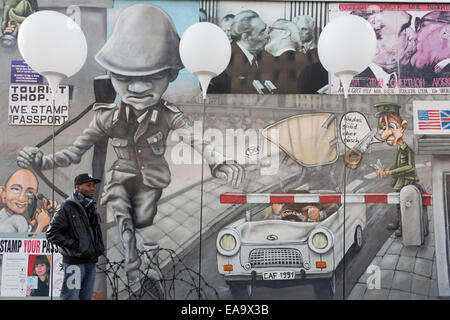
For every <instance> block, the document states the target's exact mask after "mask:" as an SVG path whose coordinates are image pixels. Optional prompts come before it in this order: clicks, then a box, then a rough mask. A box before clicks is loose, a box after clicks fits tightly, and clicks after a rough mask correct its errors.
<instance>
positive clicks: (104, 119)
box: [42, 100, 226, 189]
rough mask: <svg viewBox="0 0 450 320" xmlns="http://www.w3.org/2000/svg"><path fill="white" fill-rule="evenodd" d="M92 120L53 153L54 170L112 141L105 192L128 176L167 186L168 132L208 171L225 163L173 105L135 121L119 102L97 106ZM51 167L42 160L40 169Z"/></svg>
mask: <svg viewBox="0 0 450 320" xmlns="http://www.w3.org/2000/svg"><path fill="white" fill-rule="evenodd" d="M93 110H94V118H93V120H92V121H91V123H90V125H89V127H88V128H86V129H85V130H84V131H83V133H82V135H80V136H79V137H78V138H77V139H76V140H75V141H74V142H73V145H72V146H70V147H69V148H67V149H64V150H61V151H59V152H57V153H55V164H56V167H66V166H69V165H70V164H72V163H79V162H80V161H81V158H82V156H83V154H84V153H85V152H86V151H87V150H88V149H90V148H91V147H92V146H93V145H94V144H95V143H96V142H97V141H99V140H100V139H102V138H104V137H108V138H109V139H111V144H112V146H113V148H114V150H115V152H116V155H117V160H116V161H115V162H114V163H113V165H112V166H111V168H110V170H109V172H108V174H107V181H106V185H105V189H107V186H108V185H109V184H113V183H114V184H115V183H119V184H120V183H123V182H124V181H125V180H127V179H129V178H130V176H137V175H142V181H143V184H144V185H146V186H149V187H152V188H164V187H166V186H167V185H168V184H169V183H170V170H169V166H168V164H167V161H166V159H165V158H164V153H165V151H166V141H167V137H168V134H169V132H170V131H171V130H176V131H177V133H178V134H179V136H180V137H181V138H182V141H183V142H184V143H187V144H190V145H191V146H192V147H193V148H194V149H196V150H197V151H199V152H200V153H201V152H202V144H204V146H203V147H204V159H205V160H206V162H207V163H208V164H209V165H210V167H211V169H212V170H213V168H214V167H215V166H217V165H218V164H220V163H223V162H224V161H225V160H226V159H225V158H224V157H223V155H222V154H220V153H218V152H217V151H215V150H214V149H213V148H212V146H211V145H209V144H206V143H205V142H204V141H203V139H202V137H201V134H200V135H198V134H197V135H195V134H194V131H193V129H192V127H191V126H189V125H188V124H187V123H186V121H185V119H184V115H183V113H182V112H181V111H180V110H179V109H178V108H177V107H176V106H174V105H172V104H170V103H168V102H166V101H164V100H160V101H159V103H158V104H156V105H155V106H152V107H150V108H149V109H148V111H147V113H146V114H145V115H143V116H141V117H140V119H136V116H135V115H134V112H133V110H132V107H131V106H128V105H126V104H125V103H123V102H122V101H121V102H119V103H117V104H96V105H95V106H94V109H93ZM51 167H52V156H51V155H47V156H45V157H43V163H42V169H43V170H45V169H49V168H51Z"/></svg>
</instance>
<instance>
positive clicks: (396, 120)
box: [374, 102, 428, 237]
mask: <svg viewBox="0 0 450 320" xmlns="http://www.w3.org/2000/svg"><path fill="white" fill-rule="evenodd" d="M374 107H375V109H376V110H377V113H376V114H375V116H377V117H378V126H379V134H380V136H381V139H382V140H384V141H386V143H387V145H388V146H391V147H395V146H397V156H396V158H395V164H394V165H393V166H392V167H391V168H384V170H377V171H376V175H377V177H379V178H386V177H388V176H391V177H392V187H393V189H394V191H395V192H400V190H401V189H402V188H403V187H404V186H407V185H411V184H412V185H415V186H416V187H417V188H418V189H419V191H420V192H421V193H424V190H423V187H422V186H421V185H420V184H419V177H418V175H417V171H416V164H415V161H414V151H413V150H412V149H411V148H410V147H409V146H408V145H407V144H406V142H405V141H404V139H403V136H404V133H405V130H406V127H407V126H408V122H407V121H406V120H404V119H403V118H402V117H401V116H400V112H399V110H400V105H399V104H396V103H392V102H380V103H377V104H375V105H374ZM423 220H424V225H425V235H426V234H427V233H428V217H427V215H426V214H424V217H423ZM387 229H388V230H396V231H395V235H396V236H397V237H401V236H402V223H401V212H400V205H397V220H396V222H395V223H390V224H388V226H387Z"/></svg>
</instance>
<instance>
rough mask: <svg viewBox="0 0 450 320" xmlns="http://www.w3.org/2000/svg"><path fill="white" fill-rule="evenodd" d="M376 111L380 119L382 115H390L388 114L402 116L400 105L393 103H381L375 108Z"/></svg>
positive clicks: (375, 105)
mask: <svg viewBox="0 0 450 320" xmlns="http://www.w3.org/2000/svg"><path fill="white" fill-rule="evenodd" d="M373 107H374V108H375V109H376V110H377V113H375V116H376V117H380V116H382V115H385V114H388V113H394V114H396V115H398V116H399V115H400V111H399V110H400V107H401V106H400V105H399V104H397V103H393V102H380V103H376V104H374V106H373Z"/></svg>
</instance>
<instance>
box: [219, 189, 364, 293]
mask: <svg viewBox="0 0 450 320" xmlns="http://www.w3.org/2000/svg"><path fill="white" fill-rule="evenodd" d="M310 192H311V193H323V192H324V191H319V190H316V191H310ZM325 192H327V191H325ZM328 193H329V192H328ZM271 211H272V209H271V206H270V205H267V204H265V205H255V207H253V208H251V209H250V210H247V212H246V217H245V218H242V219H239V220H237V221H235V222H233V223H231V224H229V225H227V226H226V227H224V228H223V229H222V230H220V232H219V233H218V236H217V242H216V247H217V266H218V270H219V273H220V274H222V275H223V276H224V278H225V280H226V282H227V284H228V285H229V287H230V290H231V293H232V295H233V296H234V297H235V298H237V299H245V298H248V297H249V296H251V293H252V287H253V286H254V285H258V284H262V285H269V282H271V284H274V283H275V281H277V282H278V284H277V285H283V284H288V283H290V282H291V281H295V280H307V279H312V282H313V284H314V288H315V289H316V293H318V291H324V290H325V291H328V292H327V293H325V296H327V295H328V296H330V297H331V296H332V295H333V294H334V286H335V277H334V272H335V270H336V268H337V266H338V265H339V263H340V262H341V260H342V259H343V257H344V252H345V253H347V251H348V250H349V249H350V248H352V249H354V250H355V251H358V250H359V249H360V248H361V246H362V244H363V230H364V228H365V226H366V221H367V219H366V204H365V203H350V204H348V203H347V204H346V205H345V212H344V206H343V205H340V206H339V209H338V211H337V212H335V213H334V214H332V215H331V216H329V217H328V218H326V219H324V220H322V221H320V222H297V221H295V222H293V221H286V220H281V218H280V217H279V216H276V215H273V214H271ZM344 219H345V224H344ZM344 234H345V238H344ZM344 244H345V250H344Z"/></svg>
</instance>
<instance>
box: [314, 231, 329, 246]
mask: <svg viewBox="0 0 450 320" xmlns="http://www.w3.org/2000/svg"><path fill="white" fill-rule="evenodd" d="M312 245H313V246H314V247H316V248H317V249H323V248H325V247H326V246H327V245H328V238H327V236H326V235H325V234H324V233H322V232H319V233H316V234H315V235H314V236H313V237H312Z"/></svg>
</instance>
